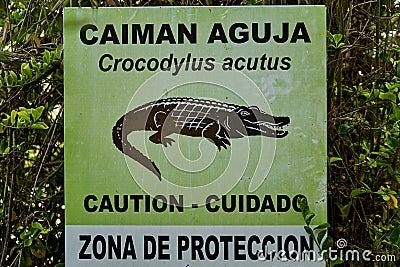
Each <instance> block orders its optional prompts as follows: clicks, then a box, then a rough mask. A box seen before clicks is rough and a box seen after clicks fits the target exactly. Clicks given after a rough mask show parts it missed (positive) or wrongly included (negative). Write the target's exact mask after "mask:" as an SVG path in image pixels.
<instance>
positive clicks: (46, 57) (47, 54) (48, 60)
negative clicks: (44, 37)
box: [43, 50, 51, 65]
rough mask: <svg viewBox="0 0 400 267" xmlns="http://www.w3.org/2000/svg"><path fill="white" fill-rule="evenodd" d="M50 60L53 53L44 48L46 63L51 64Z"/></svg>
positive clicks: (44, 60)
mask: <svg viewBox="0 0 400 267" xmlns="http://www.w3.org/2000/svg"><path fill="white" fill-rule="evenodd" d="M50 60H51V55H50V52H49V50H44V53H43V62H44V63H46V64H47V65H48V64H50Z"/></svg>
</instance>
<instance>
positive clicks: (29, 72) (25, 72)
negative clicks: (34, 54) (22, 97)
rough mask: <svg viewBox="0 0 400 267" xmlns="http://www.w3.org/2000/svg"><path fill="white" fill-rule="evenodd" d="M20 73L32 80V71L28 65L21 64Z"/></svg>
mask: <svg viewBox="0 0 400 267" xmlns="http://www.w3.org/2000/svg"><path fill="white" fill-rule="evenodd" d="M21 73H22V74H23V75H25V76H26V77H28V79H32V70H31V67H30V66H29V63H26V62H25V63H22V65H21Z"/></svg>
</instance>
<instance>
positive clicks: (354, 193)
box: [350, 188, 370, 197]
mask: <svg viewBox="0 0 400 267" xmlns="http://www.w3.org/2000/svg"><path fill="white" fill-rule="evenodd" d="M369 192H370V191H368V190H365V189H364V188H356V189H353V190H352V191H351V193H350V196H351V197H356V196H358V195H361V194H364V193H369Z"/></svg>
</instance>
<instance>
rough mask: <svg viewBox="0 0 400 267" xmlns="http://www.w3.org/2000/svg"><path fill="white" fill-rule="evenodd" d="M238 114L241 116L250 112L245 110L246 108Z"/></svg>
mask: <svg viewBox="0 0 400 267" xmlns="http://www.w3.org/2000/svg"><path fill="white" fill-rule="evenodd" d="M240 115H242V116H249V115H250V113H249V112H247V111H246V110H242V111H241V112H240Z"/></svg>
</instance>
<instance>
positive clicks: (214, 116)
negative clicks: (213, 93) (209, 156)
mask: <svg viewBox="0 0 400 267" xmlns="http://www.w3.org/2000/svg"><path fill="white" fill-rule="evenodd" d="M289 123H290V118H289V117H274V116H272V115H269V114H267V113H265V112H264V111H262V110H260V109H259V108H258V107H256V106H250V107H246V106H240V105H236V104H227V103H223V102H218V101H214V100H208V99H195V98H185V97H179V98H178V97H176V98H166V99H159V100H156V101H153V102H149V103H147V104H144V105H142V106H140V107H137V108H135V109H133V110H131V111H129V112H128V113H126V114H125V115H123V116H122V117H121V118H120V119H119V120H118V121H117V123H116V124H115V126H114V127H113V132H112V136H113V142H114V145H115V146H116V147H117V148H118V149H119V150H120V151H121V152H122V153H124V154H125V155H127V156H129V157H130V158H132V159H134V160H136V161H137V162H139V163H140V164H142V165H143V166H144V167H146V168H147V169H148V170H150V171H151V172H153V173H154V174H155V175H156V176H157V177H158V178H159V179H160V181H161V173H160V170H159V169H158V167H157V166H156V165H155V163H154V162H153V161H151V160H150V159H149V158H148V157H146V156H145V155H143V154H142V153H141V152H140V151H139V150H137V149H136V148H135V147H133V146H132V145H131V144H130V142H129V141H128V135H129V134H130V133H131V132H133V131H155V132H156V133H154V134H153V135H151V136H150V137H149V139H150V141H151V142H153V143H155V144H162V145H164V146H165V147H167V146H168V145H171V144H172V143H173V142H174V140H173V139H171V138H169V137H167V136H169V135H170V134H172V133H177V134H182V135H188V136H195V137H205V138H207V139H208V140H210V141H211V142H213V143H214V144H215V146H217V148H218V150H221V147H224V148H227V146H229V145H230V141H229V140H230V139H231V138H242V137H245V136H254V135H261V136H267V137H272V138H283V137H285V136H286V135H287V134H288V132H287V131H285V130H283V129H282V127H284V126H286V125H288V124H289Z"/></svg>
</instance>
